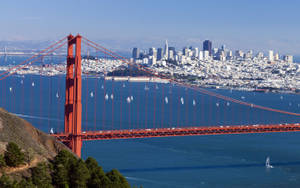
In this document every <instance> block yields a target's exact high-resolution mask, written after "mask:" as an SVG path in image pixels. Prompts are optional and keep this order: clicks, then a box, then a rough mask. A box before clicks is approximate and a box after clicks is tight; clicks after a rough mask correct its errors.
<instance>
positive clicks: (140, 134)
mask: <svg viewBox="0 0 300 188" xmlns="http://www.w3.org/2000/svg"><path fill="white" fill-rule="evenodd" d="M296 131H300V124H298V123H297V124H278V125H248V126H247V125H241V126H211V127H186V128H175V127H174V128H157V129H131V130H109V131H88V132H82V133H81V134H80V135H76V136H80V137H81V138H82V140H83V141H85V140H109V139H129V138H149V137H169V136H193V135H222V134H248V133H271V132H296ZM52 136H54V137H56V138H58V139H59V140H61V141H69V140H70V139H71V138H72V137H73V135H71V134H65V133H57V134H52ZM74 136H75V135H74Z"/></svg>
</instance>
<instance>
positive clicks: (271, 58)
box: [269, 50, 274, 61]
mask: <svg viewBox="0 0 300 188" xmlns="http://www.w3.org/2000/svg"><path fill="white" fill-rule="evenodd" d="M269 61H274V52H273V51H272V50H269Z"/></svg>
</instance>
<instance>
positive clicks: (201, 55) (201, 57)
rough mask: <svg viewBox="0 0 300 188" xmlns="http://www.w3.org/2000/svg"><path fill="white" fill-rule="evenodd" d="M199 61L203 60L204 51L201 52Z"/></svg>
mask: <svg viewBox="0 0 300 188" xmlns="http://www.w3.org/2000/svg"><path fill="white" fill-rule="evenodd" d="M199 60H203V51H200V52H199Z"/></svg>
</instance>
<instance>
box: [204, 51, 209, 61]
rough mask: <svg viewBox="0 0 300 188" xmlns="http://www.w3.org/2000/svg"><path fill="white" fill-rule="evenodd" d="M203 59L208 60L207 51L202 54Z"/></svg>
mask: <svg viewBox="0 0 300 188" xmlns="http://www.w3.org/2000/svg"><path fill="white" fill-rule="evenodd" d="M203 59H204V60H208V59H209V51H207V50H205V51H204V54H203Z"/></svg>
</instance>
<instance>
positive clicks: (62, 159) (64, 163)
mask: <svg viewBox="0 0 300 188" xmlns="http://www.w3.org/2000/svg"><path fill="white" fill-rule="evenodd" d="M76 161H77V159H76V157H75V156H74V155H73V154H72V153H70V152H69V151H67V150H62V151H60V152H59V153H58V154H57V156H56V157H55V158H54V160H53V162H52V164H53V173H52V178H53V183H54V185H56V186H58V187H61V188H68V187H69V172H70V171H71V166H72V165H74V164H75V163H76Z"/></svg>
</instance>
